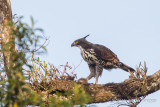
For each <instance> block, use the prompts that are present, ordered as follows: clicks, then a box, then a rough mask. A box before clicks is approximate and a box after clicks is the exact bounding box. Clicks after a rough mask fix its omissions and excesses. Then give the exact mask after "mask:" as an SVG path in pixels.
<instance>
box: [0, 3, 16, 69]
mask: <svg viewBox="0 0 160 107" xmlns="http://www.w3.org/2000/svg"><path fill="white" fill-rule="evenodd" d="M11 22H12V11H11V4H10V0H0V38H1V48H2V49H1V50H2V52H3V56H4V64H5V67H6V68H7V69H9V62H10V58H11V57H10V56H11V53H12V52H13V51H15V44H14V36H12V35H11V33H12V26H9V25H8V24H9V23H11Z"/></svg>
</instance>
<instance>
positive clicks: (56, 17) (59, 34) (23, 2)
mask: <svg viewBox="0 0 160 107" xmlns="http://www.w3.org/2000/svg"><path fill="white" fill-rule="evenodd" d="M11 3H12V4H11V5H12V12H13V15H14V14H17V16H21V15H22V16H24V21H25V22H26V23H31V21H30V16H33V18H34V19H35V20H36V26H37V27H40V28H43V29H44V31H45V36H47V37H50V43H49V45H48V46H47V50H48V52H47V54H45V55H41V56H40V59H41V60H44V61H46V62H50V63H52V64H54V65H55V66H56V67H57V68H59V69H63V68H60V65H65V64H66V62H68V63H69V65H70V66H72V69H71V70H69V71H68V72H72V71H73V70H74V68H75V67H77V66H78V65H79V64H80V65H79V66H78V67H77V68H76V70H75V71H74V73H76V74H77V79H79V78H81V77H83V78H84V77H87V76H88V75H89V73H90V71H89V68H88V65H87V63H86V62H85V61H84V60H83V59H82V57H81V55H80V50H79V49H78V48H71V43H72V42H73V41H74V40H76V39H79V38H82V37H84V36H86V35H87V34H90V36H89V37H88V38H87V40H88V41H90V42H92V43H96V44H101V45H104V46H106V47H108V48H110V49H111V50H112V51H113V52H114V53H116V54H117V56H118V58H119V59H120V61H122V62H123V63H125V64H127V65H129V66H131V67H133V68H135V69H136V67H138V66H139V63H140V62H141V63H142V64H143V63H144V61H146V64H147V67H148V73H147V75H151V74H153V73H155V72H156V71H158V70H159V69H160V63H159V60H160V49H159V47H160V1H159V0H11ZM81 61H82V62H81ZM128 76H129V73H127V72H125V71H123V70H120V69H113V70H111V71H107V70H104V71H103V74H102V76H101V77H100V78H99V84H105V83H109V82H118V83H119V82H123V81H124V80H125V79H127V78H128ZM89 82H90V83H93V82H95V78H93V79H91V80H90V81H89ZM159 94H160V91H158V92H155V93H153V94H151V95H148V96H147V97H146V98H145V99H144V100H143V101H142V102H141V103H140V104H139V105H138V107H151V106H153V107H158V104H160V95H159ZM92 106H98V107H114V105H113V103H112V102H107V103H101V104H93V105H92Z"/></svg>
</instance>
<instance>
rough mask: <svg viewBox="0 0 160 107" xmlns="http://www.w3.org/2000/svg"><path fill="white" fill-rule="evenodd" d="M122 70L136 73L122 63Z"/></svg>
mask: <svg viewBox="0 0 160 107" xmlns="http://www.w3.org/2000/svg"><path fill="white" fill-rule="evenodd" d="M120 68H121V69H123V70H125V71H127V72H135V70H134V69H133V68H131V67H129V66H128V65H125V64H124V63H122V62H120Z"/></svg>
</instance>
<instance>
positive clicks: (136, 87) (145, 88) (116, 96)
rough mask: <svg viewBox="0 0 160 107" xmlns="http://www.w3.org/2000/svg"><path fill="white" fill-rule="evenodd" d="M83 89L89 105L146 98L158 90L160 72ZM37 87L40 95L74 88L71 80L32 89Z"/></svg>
mask: <svg viewBox="0 0 160 107" xmlns="http://www.w3.org/2000/svg"><path fill="white" fill-rule="evenodd" d="M81 85H83V86H84V89H85V91H86V92H87V93H89V95H90V96H91V99H92V100H91V101H90V102H89V104H90V103H101V102H108V101H117V100H130V99H136V98H139V97H142V96H146V95H148V94H151V93H153V92H156V91H157V90H159V89H160V71H158V72H156V73H154V74H153V75H151V76H147V77H146V78H145V79H144V78H142V79H137V78H130V79H127V80H125V81H124V82H122V83H107V84H103V85H99V84H97V85H95V84H81ZM34 87H39V89H40V90H41V91H42V93H45V92H47V90H52V91H50V93H47V94H54V93H56V92H60V93H64V92H65V91H68V90H72V89H73V88H74V81H71V80H68V81H67V80H54V81H51V82H49V83H48V84H47V83H44V84H43V83H42V84H41V85H39V86H38V84H36V83H35V84H34V85H33V87H32V88H34Z"/></svg>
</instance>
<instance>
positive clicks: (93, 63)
mask: <svg viewBox="0 0 160 107" xmlns="http://www.w3.org/2000/svg"><path fill="white" fill-rule="evenodd" d="M87 36H89V35H87ZM87 36H85V37H84V38H81V39H78V40H76V41H74V42H73V43H72V45H71V46H77V47H79V48H80V50H81V55H82V57H83V59H84V60H85V61H86V62H87V63H88V66H89V69H90V72H91V73H90V75H89V76H88V77H87V78H86V79H87V80H90V79H91V78H92V77H95V76H96V82H95V83H97V82H98V77H99V76H100V75H101V74H102V71H103V68H104V69H107V70H108V69H113V68H120V69H123V70H125V71H127V72H128V71H130V72H134V71H135V70H134V69H133V68H131V67H129V66H127V65H125V64H123V63H122V62H120V61H119V59H118V57H117V55H116V54H114V53H113V52H112V51H111V50H110V49H108V48H107V47H105V46H103V45H99V44H92V43H90V42H88V41H87V40H86V37H87Z"/></svg>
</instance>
